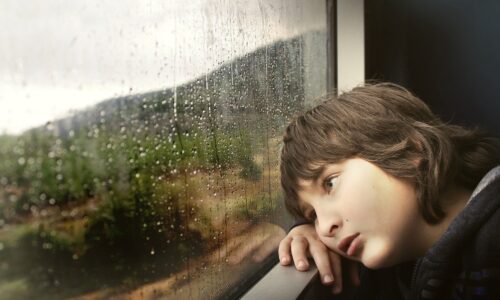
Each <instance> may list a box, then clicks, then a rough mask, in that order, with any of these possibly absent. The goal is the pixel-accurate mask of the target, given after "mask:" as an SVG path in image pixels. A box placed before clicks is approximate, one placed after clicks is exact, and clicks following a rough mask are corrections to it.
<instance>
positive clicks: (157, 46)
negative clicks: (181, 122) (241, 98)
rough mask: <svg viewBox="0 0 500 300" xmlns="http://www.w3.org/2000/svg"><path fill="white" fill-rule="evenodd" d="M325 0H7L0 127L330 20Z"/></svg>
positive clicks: (149, 85)
mask: <svg viewBox="0 0 500 300" xmlns="http://www.w3.org/2000/svg"><path fill="white" fill-rule="evenodd" d="M324 8H325V4H324V0H313V1H312V0H308V1H303V0H262V1H256V0H232V1H217V0H190V1H184V0H148V1H145V0H142V1H139V0H108V1H103V0H71V1H67V0H44V1H36V0H0V28H2V30H0V41H1V42H0V120H1V121H0V133H2V132H3V133H19V132H21V131H23V130H25V129H27V128H30V127H32V126H37V125H40V124H44V123H45V122H47V121H49V120H52V119H54V118H59V117H62V116H64V115H67V114H68V113H70V112H71V111H74V110H77V109H81V108H84V107H87V106H89V105H92V104H94V103H96V102H99V101H102V100H104V99H106V98H110V97H114V96H120V95H126V94H128V93H137V92H143V91H149V90H156V89H160V88H165V87H171V86H173V85H175V84H182V83H183V82H186V81H188V80H190V79H192V78H195V77H197V76H200V75H202V74H203V73H206V72H207V71H210V70H212V69H215V68H217V67H218V66H219V65H221V64H222V63H223V62H225V61H227V60H230V59H232V58H234V57H236V56H240V55H243V54H244V53H246V52H251V51H252V50H254V49H256V48H257V47H259V46H262V45H264V44H267V43H271V42H272V41H274V40H276V39H283V38H289V37H292V36H296V35H298V34H300V33H302V32H305V31H308V30H317V29H322V28H324V27H325V22H326V15H325V10H324Z"/></svg>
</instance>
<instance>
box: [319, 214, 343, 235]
mask: <svg viewBox="0 0 500 300" xmlns="http://www.w3.org/2000/svg"><path fill="white" fill-rule="evenodd" d="M341 226H342V220H341V219H340V218H339V217H337V216H332V215H330V216H329V215H323V216H320V215H319V214H318V215H317V220H316V231H317V232H318V235H320V236H324V237H333V236H335V234H337V231H338V230H339V228H340V227H341Z"/></svg>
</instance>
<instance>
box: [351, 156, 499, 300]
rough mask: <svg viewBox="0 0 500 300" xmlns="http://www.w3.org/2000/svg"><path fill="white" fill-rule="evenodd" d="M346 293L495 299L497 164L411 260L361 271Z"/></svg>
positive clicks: (361, 296) (380, 296)
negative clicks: (439, 233) (443, 228)
mask: <svg viewBox="0 0 500 300" xmlns="http://www.w3.org/2000/svg"><path fill="white" fill-rule="evenodd" d="M361 281H362V284H361V287H360V288H359V289H354V291H351V293H350V295H349V297H348V298H351V299H353V298H354V299H412V300H413V299H415V300H416V299H439V300H441V299H500V166H498V167H496V168H494V169H492V170H491V171H490V172H488V174H486V175H485V176H484V178H483V179H482V180H481V182H480V183H479V184H478V186H477V187H476V189H475V190H474V191H473V193H472V196H471V198H470V200H469V202H468V203H467V205H466V206H465V208H464V209H463V210H462V211H461V212H460V213H459V214H458V215H457V217H456V218H455V219H454V220H453V221H452V223H451V224H450V226H449V227H448V229H447V230H446V231H445V233H444V234H443V235H442V236H441V237H440V238H439V240H438V241H437V242H436V243H435V244H434V245H433V246H432V247H431V249H429V250H428V251H427V253H426V255H425V256H424V257H422V258H420V259H418V260H417V261H416V262H411V263H406V264H401V265H399V266H396V267H392V268H388V269H385V270H367V269H365V270H364V272H362V276H361Z"/></svg>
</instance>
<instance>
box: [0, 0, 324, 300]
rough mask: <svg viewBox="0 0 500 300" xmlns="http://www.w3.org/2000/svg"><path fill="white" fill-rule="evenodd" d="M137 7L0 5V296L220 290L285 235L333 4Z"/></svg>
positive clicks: (320, 86) (320, 89)
mask: <svg viewBox="0 0 500 300" xmlns="http://www.w3.org/2000/svg"><path fill="white" fill-rule="evenodd" d="M138 2H139V1H137V3H136V2H134V1H126V2H116V3H115V4H114V5H112V4H99V3H100V2H98V1H95V2H94V3H90V2H85V4H84V3H79V4H76V5H75V7H70V6H71V5H72V4H65V3H63V2H57V1H49V2H48V3H45V4H40V5H45V6H44V7H36V6H34V5H33V7H27V6H26V3H25V4H24V5H23V4H22V3H20V4H16V2H15V1H6V0H2V1H0V3H1V5H0V7H2V8H5V9H0V11H1V12H0V17H1V18H0V19H3V20H4V21H3V23H0V25H6V24H5V23H7V22H10V24H11V26H13V27H12V28H14V29H13V30H12V31H11V32H10V33H5V32H4V33H2V35H3V37H4V38H5V39H3V40H6V41H7V43H2V45H1V46H0V50H1V51H0V53H4V54H6V55H4V57H3V58H2V60H0V63H1V64H3V65H5V66H7V67H6V68H4V70H3V71H0V72H2V73H0V76H1V77H0V80H1V81H0V106H1V108H2V110H3V111H4V118H6V119H5V120H6V122H5V123H4V124H3V126H4V127H3V128H2V129H0V130H2V131H3V133H2V134H1V135H0V298H4V299H30V298H34V297H35V298H39V299H57V298H70V297H75V298H79V297H86V299H102V298H109V297H121V296H125V297H127V296H130V297H135V296H140V297H142V298H146V299H153V298H155V299H156V298H167V299H168V298H176V299H177V298H195V299H197V298H198V299H202V298H203V299H206V298H217V297H220V296H221V295H222V294H223V293H224V292H226V291H227V290H228V289H229V288H231V287H233V286H235V285H237V284H238V282H239V281H240V280H241V279H242V278H243V277H245V276H251V274H252V272H253V270H255V269H256V268H257V267H258V263H255V262H254V261H255V260H257V261H260V260H261V259H262V258H259V257H255V255H256V252H249V253H248V255H244V256H243V257H238V255H239V254H240V253H246V252H245V247H246V246H248V245H249V244H251V243H250V241H252V240H254V241H255V240H258V241H261V242H262V243H263V244H265V243H269V244H271V241H274V242H276V240H277V239H279V238H280V237H281V235H280V234H282V232H283V231H282V229H279V227H278V225H283V224H284V223H285V219H284V211H283V208H282V204H281V202H282V199H281V193H280V186H279V178H278V176H279V174H278V155H279V150H280V138H281V134H282V130H283V127H284V125H285V124H286V123H287V121H288V120H289V118H290V117H291V116H292V115H293V114H295V113H296V112H298V111H301V110H303V109H304V107H305V106H306V105H307V104H308V103H310V102H311V101H313V99H314V98H315V97H317V96H319V95H321V94H323V93H324V92H325V86H326V79H325V76H326V69H325V68H326V38H325V28H324V27H325V26H326V24H325V23H326V22H325V18H326V16H325V12H324V6H325V4H324V2H322V1H312V2H310V3H309V2H307V3H306V2H303V1H281V2H280V1H264V2H260V3H258V4H256V3H254V4H252V3H250V4H249V3H246V2H243V1H241V3H222V2H217V1H193V2H192V3H190V4H186V5H185V4H184V3H182V2H181V1H179V3H176V4H172V3H170V4H163V3H162V1H152V2H150V3H149V4H147V5H146V4H143V3H138ZM238 4H240V5H238ZM114 8H116V11H114ZM121 13H123V14H124V15H120V14H121ZM106 14H108V15H106ZM48 15H50V16H48ZM47 17H48V18H47ZM107 17H108V18H107ZM89 18H90V19H92V18H95V19H94V20H90V19H89ZM30 20H31V21H30ZM165 20H168V21H165ZM0 22H2V21H0ZM30 22H31V23H30ZM65 22H67V23H68V24H67V25H68V28H64V26H65ZM87 22H94V23H93V25H88V27H87V24H88V23H87ZM162 24H163V25H162ZM30 25H36V26H30ZM167 25H169V26H167ZM131 26H133V27H134V28H132V27H131ZM3 28H6V27H5V26H3ZM56 30H59V31H58V32H54V31H56ZM78 30H79V31H78ZM133 30H136V31H137V32H136V35H134V34H132V33H130V35H127V34H128V33H127V32H129V31H133ZM42 32H44V33H43V34H42ZM37 34H41V35H37ZM123 36H125V37H123ZM134 37H135V38H137V40H135V39H134ZM189 37H191V40H190V39H189ZM104 41H106V42H107V43H104ZM169 41H174V45H171V44H169ZM65 42H68V43H65ZM39 43H42V44H39ZM249 43H250V44H249ZM35 44H36V45H39V46H38V48H34V47H33V45H35ZM141 47H142V48H144V49H145V50H144V49H142V50H141V49H140V48H141ZM64 50H66V51H67V52H68V53H69V54H64V53H65V52H64ZM36 51H39V52H38V53H37V54H38V55H39V56H38V58H37V59H34V58H33V57H32V56H33V53H34V52H36ZM57 54H60V55H61V56H58V55H57ZM65 55H66V56H65ZM200 56H201V58H200ZM111 58H113V59H116V61H112V62H110V61H109V60H110V59H111ZM120 59H121V60H120ZM115 63H116V65H117V66H115V65H114V64H115ZM120 63H121V65H120ZM89 65H90V66H89ZM80 68H81V69H80ZM92 78H93V79H92ZM92 80H94V81H92ZM163 82H164V83H163ZM2 87H3V88H2ZM87 88H88V90H87ZM89 90H92V91H94V90H95V91H96V92H94V94H92V91H89ZM2 91H3V92H2ZM60 91H65V93H61V92H60ZM106 93H107V94H106ZM74 95H78V96H74ZM106 95H109V96H106ZM56 97H59V98H58V99H60V100H61V102H57V101H55V99H56ZM87 97H88V99H87ZM81 99H85V100H81ZM92 99H95V101H94V102H91V101H90V100H92ZM89 101H90V102H89ZM34 102H37V103H46V104H47V105H49V106H50V105H53V107H54V109H56V108H57V109H59V108H58V106H64V107H66V108H64V109H65V110H64V111H63V112H62V113H59V114H56V115H54V114H51V111H50V109H47V110H45V112H46V113H45V114H44V113H42V111H44V110H43V109H42V108H40V110H32V109H31V107H32V106H33V105H34V106H36V105H40V104H33V103H34ZM23 103H24V104H23ZM52 103H55V104H52ZM63 103H64V104H63ZM82 103H84V104H82ZM23 105H24V106H23ZM26 116H28V118H26ZM30 116H33V120H31V117H30ZM9 118H10V119H9ZM23 118H24V119H23ZM44 118H45V119H44ZM19 119H21V120H22V121H20V120H19ZM40 120H41V122H40ZM37 121H38V123H36V122H37ZM16 124H20V125H16ZM16 126H17V127H16ZM252 255H253V256H252ZM252 258H253V259H252Z"/></svg>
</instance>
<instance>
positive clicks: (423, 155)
mask: <svg viewBox="0 0 500 300" xmlns="http://www.w3.org/2000/svg"><path fill="white" fill-rule="evenodd" d="M353 157H359V158H362V159H365V160H366V161H368V162H371V163H373V164H375V165H376V166H378V167H379V168H381V169H382V170H384V171H385V172H387V173H388V174H390V175H392V176H394V177H397V178H401V179H405V180H408V181H409V182H412V183H413V184H414V186H415V190H416V196H417V201H418V205H419V209H420V213H421V215H422V216H423V218H424V219H425V220H426V221H427V222H428V223H431V224H435V223H438V222H439V221H440V220H441V219H442V218H443V217H444V216H445V212H444V210H443V207H442V204H441V203H440V201H439V199H440V195H441V194H442V193H443V192H444V191H445V190H446V188H447V187H448V186H449V185H450V184H452V183H455V184H457V185H459V186H462V187H465V188H468V189H471V190H472V189H474V187H475V186H476V185H477V184H478V183H479V181H480V179H481V178H482V177H483V176H484V175H485V174H486V173H487V172H488V171H489V170H490V169H491V168H493V167H494V166H496V165H499V164H500V140H499V139H497V138H494V137H491V136H488V135H487V134H485V133H484V132H482V131H480V130H479V129H477V128H475V129H466V128H464V127H461V126H457V125H452V124H447V123H444V122H443V121H441V120H440V119H439V118H438V117H437V116H435V115H434V114H433V113H432V112H431V110H430V109H429V107H428V106H427V105H426V104H425V103H424V102H423V101H422V100H420V99H419V98H417V97H416V96H414V95H413V94H411V93H410V92H409V91H408V90H406V89H405V88H403V87H401V86H398V85H396V84H391V83H378V84H368V85H365V86H360V87H356V88H354V89H353V90H351V91H349V92H346V93H343V94H341V95H340V96H338V97H329V98H327V100H326V101H324V102H322V103H321V104H319V105H318V106H316V107H314V108H313V109H311V110H308V111H306V112H305V113H303V114H301V115H298V116H296V117H295V118H294V119H293V120H292V121H291V122H290V124H289V125H288V127H287V128H286V131H285V134H284V136H283V148H282V152H281V162H280V171H281V186H282V188H283V191H284V193H285V204H286V207H287V209H288V211H289V212H290V213H291V214H292V215H294V216H296V217H302V218H303V217H304V216H303V213H302V212H301V210H300V208H299V205H298V200H299V199H298V189H299V185H298V181H299V179H305V180H311V179H312V180H316V179H317V178H318V177H319V176H320V174H321V173H322V171H323V169H324V167H325V164H329V163H338V162H341V161H342V160H345V159H348V158H353ZM416 162H417V163H416Z"/></svg>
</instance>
